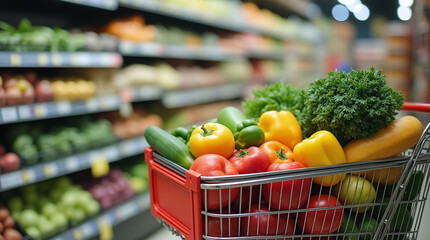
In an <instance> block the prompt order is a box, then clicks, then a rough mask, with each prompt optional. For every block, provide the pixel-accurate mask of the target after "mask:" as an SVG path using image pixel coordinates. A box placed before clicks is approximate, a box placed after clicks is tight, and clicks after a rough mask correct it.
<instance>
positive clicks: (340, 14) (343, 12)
mask: <svg viewBox="0 0 430 240" xmlns="http://www.w3.org/2000/svg"><path fill="white" fill-rule="evenodd" d="M331 14H332V15H333V18H334V19H336V20H337V21H339V22H343V21H345V20H346V19H348V17H349V11H348V9H347V8H346V7H345V6H344V5H342V4H337V5H335V6H334V7H333V8H332V9H331Z"/></svg>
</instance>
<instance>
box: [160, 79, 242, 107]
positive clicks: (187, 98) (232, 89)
mask: <svg viewBox="0 0 430 240" xmlns="http://www.w3.org/2000/svg"><path fill="white" fill-rule="evenodd" d="M245 86H246V83H244V82H240V83H231V84H225V85H219V86H210V87H202V88H192V89H182V90H175V91H168V92H165V93H164V94H163V96H162V99H161V101H162V103H163V105H164V106H165V107H167V108H176V107H184V106H190V105H194V104H202V103H208V102H215V101H221V100H228V99H234V98H239V97H241V96H242V94H243V89H244V88H245Z"/></svg>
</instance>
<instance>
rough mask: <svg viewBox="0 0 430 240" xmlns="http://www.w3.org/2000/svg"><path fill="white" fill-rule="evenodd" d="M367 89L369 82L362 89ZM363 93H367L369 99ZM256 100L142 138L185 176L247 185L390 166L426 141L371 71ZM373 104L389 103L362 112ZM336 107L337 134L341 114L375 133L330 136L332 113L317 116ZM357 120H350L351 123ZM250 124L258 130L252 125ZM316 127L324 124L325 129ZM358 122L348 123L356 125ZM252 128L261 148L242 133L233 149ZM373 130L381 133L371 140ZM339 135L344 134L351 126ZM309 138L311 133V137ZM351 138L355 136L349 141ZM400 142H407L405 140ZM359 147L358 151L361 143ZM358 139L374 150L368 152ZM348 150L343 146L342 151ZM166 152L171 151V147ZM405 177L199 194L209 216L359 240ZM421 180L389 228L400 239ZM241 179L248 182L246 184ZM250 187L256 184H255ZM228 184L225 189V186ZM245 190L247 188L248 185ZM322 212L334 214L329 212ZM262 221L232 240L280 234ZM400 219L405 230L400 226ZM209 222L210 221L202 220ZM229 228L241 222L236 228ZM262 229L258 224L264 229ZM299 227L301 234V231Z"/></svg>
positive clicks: (374, 172) (275, 88)
mask: <svg viewBox="0 0 430 240" xmlns="http://www.w3.org/2000/svg"><path fill="white" fill-rule="evenodd" d="M322 82H323V83H322ZM362 82H365V83H366V84H365V85H363V84H362ZM319 84H321V86H320V85H319ZM343 84H349V85H348V89H347V90H345V87H342V88H341V87H340V86H343ZM322 85H324V86H325V87H326V88H327V89H329V90H331V91H328V90H327V89H326V90H325V91H324V90H323V87H322ZM336 86H337V88H336ZM370 88H371V89H370ZM362 91H364V92H362ZM367 91H371V93H369V92H367ZM254 93H255V95H254V97H253V99H247V100H244V101H243V102H242V103H243V109H244V112H242V110H240V109H239V108H235V107H232V106H228V107H225V108H224V109H222V110H220V111H219V112H218V113H219V115H218V117H217V118H216V119H214V120H212V121H206V122H205V123H204V124H201V125H199V126H190V127H184V126H179V127H177V128H176V129H173V130H172V131H170V132H168V131H166V130H163V129H161V128H158V127H155V126H150V127H148V128H147V130H146V131H145V137H146V138H147V140H148V143H149V145H150V147H151V148H152V149H153V150H154V151H156V152H158V153H159V154H161V155H162V156H164V157H166V158H167V159H169V160H171V161H172V162H173V163H175V164H178V165H180V166H182V167H183V168H185V169H190V170H193V171H196V172H198V173H200V174H201V175H202V176H222V175H229V178H230V177H231V176H230V175H245V174H248V175H249V177H251V175H254V174H256V175H257V174H258V176H260V175H259V174H261V173H264V172H270V173H268V175H267V176H272V175H269V174H276V173H274V172H278V171H295V173H300V172H301V171H305V170H306V168H312V169H315V168H318V167H324V166H339V165H342V164H344V165H348V164H349V165H348V166H350V165H351V164H350V162H357V161H363V162H364V161H372V160H376V159H393V161H394V158H395V157H397V156H398V155H399V154H402V153H404V151H405V150H407V149H410V148H411V147H413V146H414V145H415V144H416V143H417V142H418V140H419V138H420V136H421V134H422V133H423V128H422V124H421V122H420V121H419V120H418V119H417V118H415V117H413V116H411V115H407V116H406V117H401V116H397V111H399V110H400V109H401V108H402V106H403V98H402V95H401V93H399V92H396V91H394V90H392V89H391V88H390V87H388V86H387V85H386V84H385V79H384V77H383V76H382V75H381V72H380V71H375V70H374V69H373V68H371V69H370V70H368V71H365V70H361V71H351V72H350V73H344V72H342V73H340V72H330V73H329V74H328V77H327V78H323V79H320V80H318V81H317V82H316V83H315V84H311V85H310V86H309V88H308V89H298V88H296V87H292V86H291V85H288V84H285V83H283V82H279V83H274V84H271V85H269V86H267V87H265V88H263V89H256V90H255V92H254ZM354 93H357V94H354ZM358 93H360V94H358ZM364 93H366V94H364ZM375 98H377V99H384V101H385V105H384V104H383V103H380V102H379V101H378V102H379V103H380V105H377V106H378V107H380V108H383V109H379V108H377V109H375V107H376V106H373V105H372V106H368V105H365V106H361V104H362V103H369V104H375V103H374V102H373V101H375ZM333 99H342V100H343V102H336V103H332V102H331V101H333ZM399 105H400V107H399ZM346 106H349V107H350V108H348V109H349V110H350V111H348V109H347V108H346ZM336 107H337V109H343V111H346V112H345V113H343V114H342V113H339V112H338V111H335V114H337V115H338V116H337V118H336V120H337V121H331V126H332V127H333V128H334V129H336V128H337V127H343V125H344V123H343V122H342V121H341V120H342V119H341V117H342V116H344V115H345V114H355V115H357V118H360V119H357V118H352V120H354V121H356V122H360V121H362V119H363V117H359V116H361V115H362V114H364V115H366V117H368V119H366V121H369V122H372V121H373V124H374V126H372V128H369V127H368V125H367V124H369V123H366V124H362V125H361V126H360V127H357V128H353V129H351V130H350V131H349V132H343V133H342V134H343V135H336V134H335V133H338V134H339V132H336V131H334V133H333V132H330V131H329V130H325V128H326V127H327V126H326V125H324V122H325V121H327V120H326V119H325V118H329V117H332V115H326V112H322V111H321V110H325V111H328V110H331V109H332V108H336ZM370 107H373V108H372V113H373V114H375V115H374V116H373V117H372V116H368V115H371V114H370V113H369V112H368V111H369V108H370ZM309 109H315V111H314V112H309ZM330 114H334V113H330ZM304 119H306V120H307V121H308V122H306V121H304ZM323 120H324V121H323ZM352 120H351V119H350V122H351V121H352ZM251 121H253V122H254V124H256V125H254V124H249V125H248V123H249V122H251ZM320 121H322V122H323V124H321V125H319V122H320ZM354 121H353V123H351V124H354V123H355V122H354ZM381 121H386V123H385V125H384V124H380V123H381ZM406 123H407V124H406ZM309 124H311V125H309ZM312 124H315V125H312ZM336 124H339V126H337V125H336ZM403 124H405V125H407V126H408V129H407V130H405V129H404V128H403V127H404V125H403ZM253 126H255V127H258V128H260V129H261V130H262V132H263V141H262V142H260V141H255V142H254V141H251V140H255V139H254V138H256V135H255V134H243V135H242V137H244V138H245V139H241V140H243V141H245V142H246V141H247V140H248V141H249V143H250V144H248V145H246V146H243V145H241V144H235V141H237V140H238V138H239V137H240V136H241V133H242V131H244V130H245V129H246V128H248V127H253ZM305 128H307V130H306V131H304V129H305ZM375 128H377V131H376V132H373V133H372V131H373V130H374V129H375ZM311 129H312V130H311ZM343 131H346V130H345V128H343ZM358 131H367V132H366V133H362V134H364V135H365V136H363V137H358V136H356V135H354V134H356V133H357V132H358ZM387 132H388V133H387ZM405 132H408V133H405ZM308 133H312V134H311V135H310V136H309V135H307V134H308ZM169 134H170V135H169ZM348 134H349V137H345V136H348ZM381 135H383V137H382V139H385V136H389V137H388V138H389V139H385V140H383V141H382V142H381V143H378V142H377V141H378V139H380V138H381ZM245 136H246V137H245ZM338 137H339V138H338ZM403 137H404V138H405V139H404V140H400V139H403ZM160 139H162V140H160ZM340 139H342V140H343V142H342V141H340ZM220 141H221V142H222V143H223V144H222V146H220ZM356 141H357V142H358V143H355V142H356ZM362 141H365V142H369V143H370V144H364V143H362ZM236 143H237V142H236ZM342 143H344V144H343V145H342ZM349 144H352V145H353V149H354V154H352V155H351V156H352V157H355V156H356V155H358V156H357V157H356V158H357V160H354V161H352V160H351V161H348V158H350V157H347V156H348V155H347V151H351V150H348V149H349V148H351V147H348V145H349ZM166 146H174V148H172V147H166ZM350 146H351V145H350ZM372 148H376V151H373V152H372V151H371V152H372V154H369V155H366V154H364V153H366V152H368V151H369V149H370V150H371V149H372ZM381 149H386V150H384V151H382V152H381V153H383V154H382V155H381V154H378V152H379V150H381ZM360 153H361V154H360ZM370 155H371V156H370ZM339 167H340V166H339ZM324 169H325V168H324ZM403 169H404V167H403V166H402V167H397V166H396V167H385V168H384V167H383V168H375V169H366V170H365V171H360V170H359V169H358V170H357V171H356V172H355V171H350V172H347V173H330V172H327V173H325V174H323V173H321V175H316V174H315V176H312V177H305V178H296V179H293V180H284V181H274V182H269V183H267V181H268V180H265V182H264V183H261V184H257V185H255V187H254V186H251V187H249V186H247V185H246V186H245V185H243V186H238V187H235V186H233V187H229V188H220V189H217V190H216V191H215V190H213V189H211V188H209V190H208V189H203V188H202V210H203V211H208V212H209V213H219V212H223V213H224V210H225V211H227V212H226V214H237V213H239V214H243V213H253V212H262V211H263V212H264V211H267V212H269V213H271V215H267V217H269V216H277V217H278V218H277V220H273V221H274V223H276V224H279V225H277V226H279V228H282V229H283V231H282V234H285V233H286V232H288V234H297V235H302V234H329V233H339V234H345V233H354V234H355V235H354V236H351V238H348V239H358V234H359V233H360V232H374V231H375V226H377V225H378V222H379V221H381V217H382V214H383V213H384V212H385V209H386V208H387V206H388V202H389V197H390V194H392V192H393V191H392V190H394V187H396V185H395V184H394V183H397V181H399V179H400V174H399V173H402V171H403ZM392 173H394V174H392ZM280 174H281V173H280ZM273 176H275V175H273ZM276 176H277V177H279V176H280V175H276ZM244 177H245V176H244ZM252 177H253V176H252ZM423 177H424V173H423V171H422V170H419V169H415V170H413V172H412V174H411V178H410V179H411V180H410V182H409V183H408V185H407V186H405V187H404V188H406V189H405V195H404V198H403V200H404V201H402V202H400V203H399V208H398V209H397V207H396V210H395V213H394V218H393V222H392V223H391V224H390V230H389V231H390V234H395V235H402V234H403V233H407V232H408V231H410V230H411V227H412V224H413V222H414V221H413V216H414V215H413V213H412V212H411V211H412V210H411V209H413V204H415V203H413V202H412V201H413V200H414V199H416V198H417V197H418V196H419V195H420V194H422V191H421V186H422V185H423ZM239 179H240V180H241V181H243V178H239ZM275 179H276V178H275ZM254 180H255V179H253V181H254ZM253 181H252V182H251V183H254V182H253ZM256 181H257V180H256ZM225 183H227V182H223V183H222V184H225ZM242 183H243V184H245V183H246V181H243V182H242ZM245 190H246V191H248V190H249V191H253V192H256V191H257V193H259V195H260V196H258V197H257V198H256V200H255V199H253V197H252V192H249V193H248V195H242V194H246V193H243V192H245ZM239 191H240V194H239V193H238V192H239ZM236 196H237V197H236ZM237 198H239V200H238V199H237ZM384 198H385V199H384ZM237 202H239V206H242V207H234V206H237ZM252 202H257V203H258V204H257V205H256V207H255V206H254V207H253V205H254V204H252ZM244 204H245V206H244V208H243V205H244ZM266 204H267V205H268V206H267V209H266ZM326 207H329V208H330V209H325V208H326ZM242 208H243V209H242ZM255 208H257V210H256V209H255ZM227 209H228V210H227ZM296 209H298V212H297V217H296V218H294V219H290V220H288V217H287V216H288V214H296V212H294V213H286V214H281V215H282V218H283V217H287V219H281V215H279V214H278V213H273V211H277V210H296ZM199 210H200V209H199ZM202 214H203V212H202ZM284 215H285V216H284ZM352 215H354V216H352ZM256 216H257V215H256ZM262 216H264V217H266V215H259V217H260V221H263V224H262V225H263V226H264V229H260V230H258V229H257V228H256V227H249V226H254V225H253V224H254V223H253V222H252V221H254V219H253V218H254V216H253V215H252V216H251V215H249V216H248V215H247V216H246V217H242V220H241V221H242V224H244V225H245V227H243V228H242V229H241V230H242V231H241V232H240V229H239V231H238V232H236V230H234V231H229V233H227V235H228V234H234V235H235V236H258V235H261V234H262V233H263V232H264V233H265V234H266V235H267V231H272V230H273V232H270V234H272V235H280V233H278V232H276V228H275V227H273V229H272V227H271V226H270V224H269V226H268V225H266V223H265V221H266V220H264V219H263V220H261V217H262ZM349 216H352V217H349ZM224 217H225V216H224ZM229 217H232V218H229V219H231V220H232V219H234V216H229ZM402 217H403V218H404V222H403V220H401V219H402ZM203 218H205V217H203ZM216 219H218V220H219V221H218V222H217V223H216V224H217V225H221V226H222V225H223V224H222V220H220V219H219V218H216ZM208 220H209V217H208V218H206V219H205V220H204V221H208ZM211 221H213V219H211ZM243 221H245V222H243ZM248 221H249V222H248ZM289 221H291V223H289ZM345 221H347V222H345ZM351 221H352V222H351ZM349 222H351V223H349ZM327 223H330V224H327ZM214 224H215V223H214ZM230 224H231V223H230ZM233 224H235V223H234V222H233ZM290 224H293V225H292V227H290V226H289V225H290ZM294 224H296V225H294ZM244 225H242V226H244ZM262 225H261V224H260V226H262ZM206 226H207V225H203V229H204V231H210V233H211V234H214V235H213V236H219V234H220V232H219V231H218V232H217V231H214V229H211V227H210V226H207V227H208V228H206ZM294 226H298V228H297V229H296V231H295V227H294ZM224 227H226V228H227V229H230V230H232V229H231V228H235V226H234V225H233V226H232V225H230V226H227V225H226V226H223V228H224ZM290 228H291V230H290ZM218 230H220V229H218ZM259 231H261V232H259ZM211 236H212V235H211ZM223 236H224V235H223ZM369 236H370V235H367V234H362V236H361V237H363V239H370V238H369ZM361 237H360V239H361Z"/></svg>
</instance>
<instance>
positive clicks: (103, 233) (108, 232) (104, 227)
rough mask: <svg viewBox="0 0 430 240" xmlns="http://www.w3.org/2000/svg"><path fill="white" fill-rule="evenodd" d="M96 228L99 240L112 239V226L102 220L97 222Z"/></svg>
mask: <svg viewBox="0 0 430 240" xmlns="http://www.w3.org/2000/svg"><path fill="white" fill-rule="evenodd" d="M97 226H98V227H99V232H100V240H111V239H113V230H112V224H110V223H109V222H108V221H105V220H104V219H99V220H97Z"/></svg>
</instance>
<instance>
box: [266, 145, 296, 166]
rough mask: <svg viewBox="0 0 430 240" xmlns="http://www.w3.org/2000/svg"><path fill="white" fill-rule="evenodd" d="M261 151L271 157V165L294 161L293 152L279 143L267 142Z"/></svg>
mask: <svg viewBox="0 0 430 240" xmlns="http://www.w3.org/2000/svg"><path fill="white" fill-rule="evenodd" d="M260 149H261V150H263V152H265V153H266V154H267V155H268V156H269V158H270V163H283V162H292V161H294V157H293V151H291V149H289V148H288V147H287V146H285V145H284V144H282V143H280V142H278V141H268V142H265V143H263V144H262V145H261V146H260Z"/></svg>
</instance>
